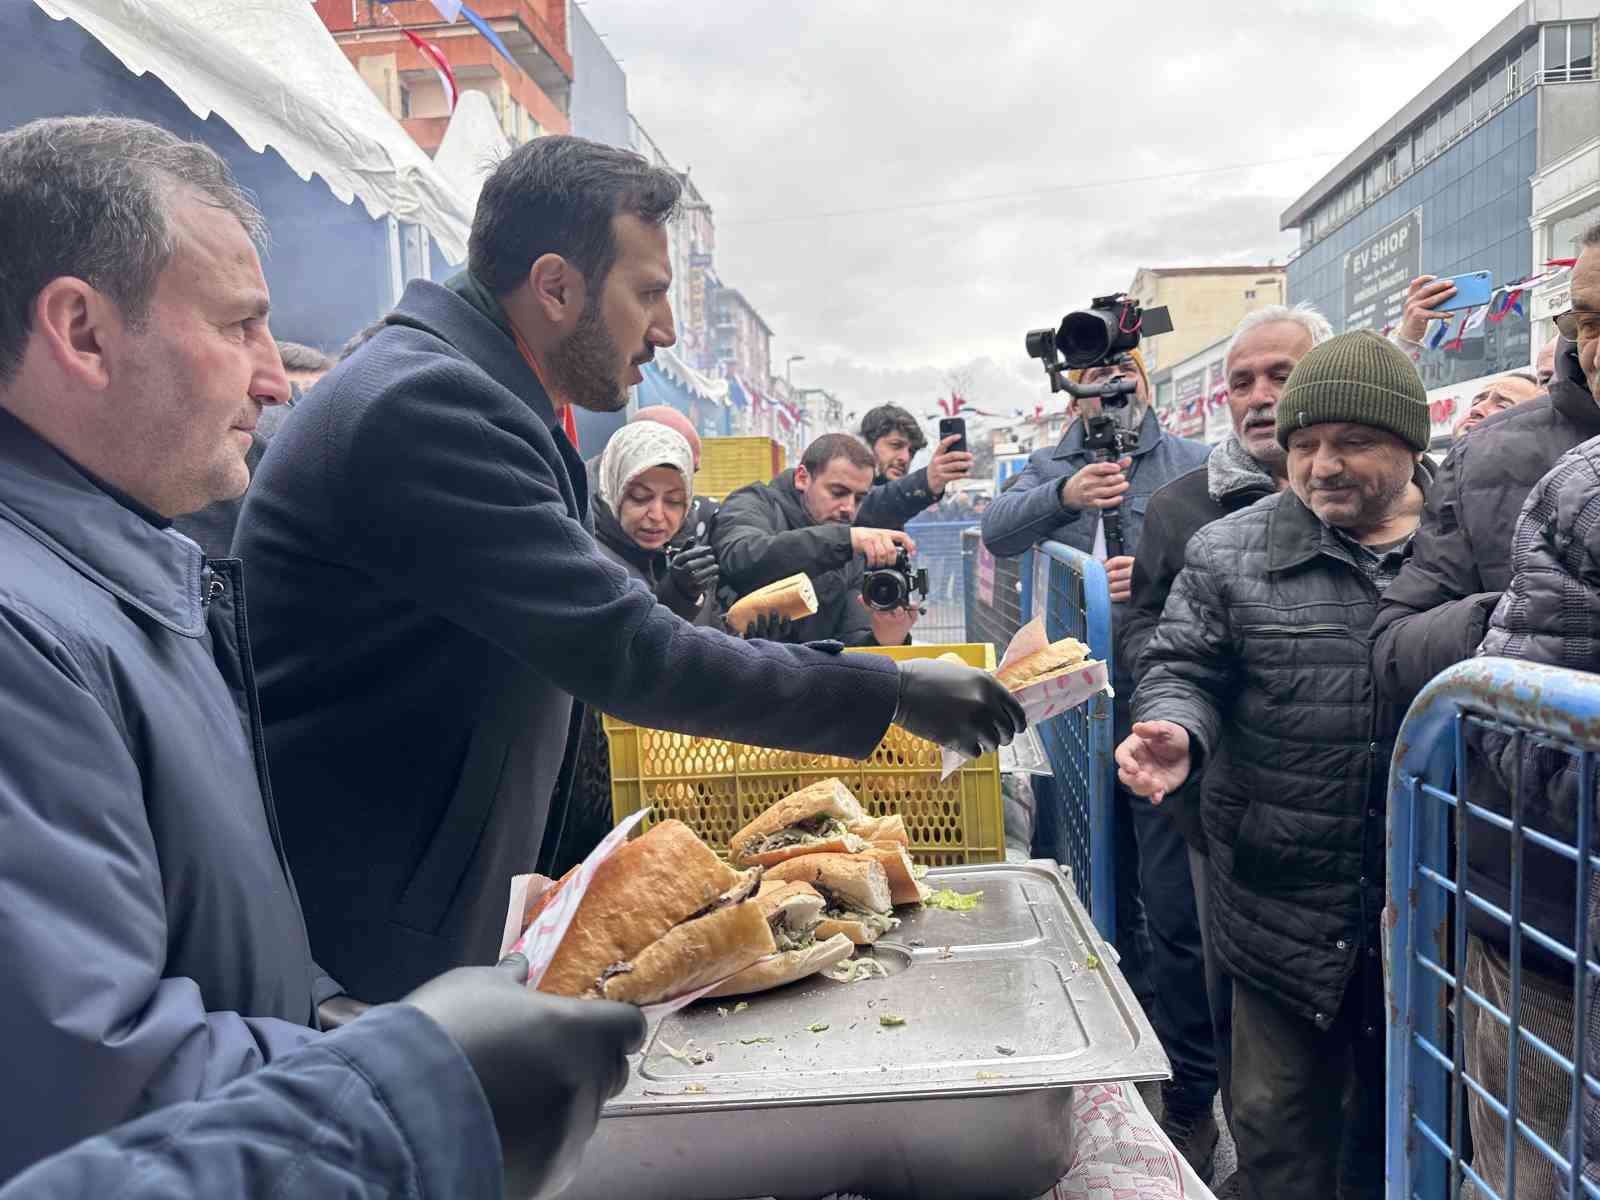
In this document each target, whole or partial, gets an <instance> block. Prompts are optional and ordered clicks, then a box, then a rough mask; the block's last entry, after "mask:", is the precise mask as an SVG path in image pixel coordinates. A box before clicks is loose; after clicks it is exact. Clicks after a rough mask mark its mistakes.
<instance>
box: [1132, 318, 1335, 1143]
mask: <svg viewBox="0 0 1600 1200" xmlns="http://www.w3.org/2000/svg"><path fill="white" fill-rule="evenodd" d="M1332 336H1333V327H1332V326H1331V325H1330V324H1329V323H1328V320H1327V318H1326V317H1324V316H1323V315H1322V314H1321V313H1319V312H1318V311H1317V310H1316V309H1314V308H1312V307H1310V306H1309V305H1304V304H1302V305H1297V306H1295V307H1293V308H1290V307H1287V306H1285V305H1281V304H1272V305H1268V306H1267V307H1265V308H1259V309H1257V310H1256V311H1254V312H1252V313H1250V314H1249V315H1248V316H1246V317H1245V318H1244V320H1242V321H1240V322H1239V324H1238V326H1237V327H1236V328H1235V329H1234V331H1233V338H1232V340H1231V341H1229V343H1228V349H1227V352H1226V354H1225V355H1224V356H1223V366H1224V370H1225V378H1226V381H1227V387H1228V408H1229V411H1230V414H1231V416H1232V418H1233V432H1232V433H1231V434H1229V436H1228V437H1227V439H1226V440H1224V441H1222V442H1219V443H1218V444H1217V445H1216V446H1215V447H1213V448H1212V450H1211V455H1210V457H1209V458H1207V459H1206V462H1205V465H1204V466H1201V467H1197V468H1195V469H1194V470H1193V471H1190V472H1189V473H1188V474H1187V475H1182V476H1179V477H1178V478H1177V479H1175V480H1173V481H1172V482H1171V483H1169V484H1167V485H1166V486H1165V487H1163V488H1161V489H1160V490H1159V491H1157V492H1156V493H1155V495H1153V496H1151V497H1150V503H1149V506H1148V507H1147V508H1146V509H1145V516H1144V535H1143V539H1142V540H1141V541H1140V543H1139V556H1138V558H1137V559H1136V560H1135V562H1134V567H1133V599H1132V601H1131V602H1130V603H1129V605H1128V611H1127V615H1126V616H1125V617H1124V619H1123V623H1122V634H1121V638H1120V640H1119V642H1118V644H1117V657H1118V658H1119V659H1120V660H1121V661H1122V662H1123V663H1124V664H1125V665H1126V667H1127V668H1128V669H1129V671H1130V674H1131V675H1132V678H1133V680H1134V683H1135V685H1137V683H1138V680H1139V678H1140V671H1139V656H1140V654H1141V653H1142V652H1143V650H1144V647H1145V645H1146V643H1148V642H1149V640H1150V638H1151V635H1152V634H1154V633H1155V630H1156V626H1157V625H1158V624H1159V623H1160V621H1161V610H1162V609H1163V608H1164V607H1165V606H1166V603H1167V595H1168V593H1170V592H1171V591H1172V584H1173V581H1174V580H1175V579H1177V577H1178V572H1179V571H1181V570H1182V569H1183V555H1184V548H1185V547H1186V546H1188V544H1189V539H1190V538H1191V537H1193V536H1194V535H1195V534H1196V533H1197V532H1199V531H1200V530H1201V529H1202V528H1204V527H1205V526H1207V525H1209V524H1211V522H1213V521H1215V520H1217V519H1219V518H1221V517H1225V516H1227V515H1228V514H1229V513H1232V512H1238V511H1239V510H1240V509H1243V508H1248V507H1249V506H1250V505H1252V504H1254V503H1255V502H1256V501H1257V500H1260V499H1261V498H1262V497H1264V496H1270V495H1272V494H1273V492H1275V491H1278V490H1281V489H1282V488H1283V487H1285V486H1286V484H1287V478H1286V476H1285V472H1284V463H1285V451H1284V449H1283V447H1282V446H1281V445H1279V444H1278V429H1277V415H1278V400H1279V397H1280V396H1281V395H1282V394H1283V388H1284V385H1285V384H1286V383H1287V381H1288V379H1289V374H1290V372H1292V371H1293V370H1294V367H1295V364H1296V363H1298V362H1299V361H1300V360H1301V359H1302V358H1304V357H1305V356H1306V354H1307V352H1309V351H1310V350H1311V348H1312V347H1313V346H1317V345H1321V344H1322V343H1323V342H1325V341H1327V340H1328V339H1329V338H1331V337H1332ZM1194 793H1195V790H1194V789H1187V790H1186V791H1185V792H1184V793H1180V795H1178V796H1176V797H1173V798H1171V799H1169V800H1168V801H1167V802H1166V804H1164V805H1162V806H1161V807H1160V808H1159V809H1158V808H1156V807H1154V806H1153V805H1150V804H1143V803H1139V804H1134V805H1133V806H1132V812H1133V818H1134V828H1135V830H1136V832H1137V835H1138V840H1139V870H1140V875H1141V878H1140V881H1139V886H1140V893H1141V895H1142V896H1143V898H1144V907H1145V913H1146V916H1147V920H1148V923H1149V927H1150V943H1151V969H1152V974H1153V975H1154V976H1155V978H1156V982H1157V988H1156V994H1157V1001H1156V1011H1155V1012H1154V1013H1153V1014H1152V1021H1153V1023H1154V1024H1155V1027H1156V1032H1157V1033H1158V1034H1159V1035H1160V1036H1161V1040H1162V1045H1163V1046H1164V1047H1165V1048H1166V1051H1167V1057H1168V1059H1170V1060H1171V1062H1172V1068H1173V1080H1172V1083H1171V1084H1169V1085H1167V1091H1168V1096H1167V1103H1166V1105H1165V1111H1166V1115H1165V1118H1164V1121H1165V1124H1166V1126H1167V1132H1168V1134H1169V1135H1170V1136H1171V1137H1172V1138H1173V1140H1174V1143H1175V1144H1176V1145H1178V1146H1179V1148H1180V1149H1183V1150H1184V1151H1185V1152H1186V1153H1188V1154H1189V1155H1190V1162H1191V1163H1192V1164H1194V1165H1195V1167H1196V1169H1197V1170H1200V1169H1202V1167H1203V1164H1204V1161H1205V1158H1206V1147H1207V1146H1208V1145H1209V1144H1214V1142H1215V1140H1216V1126H1215V1124H1214V1123H1213V1122H1212V1119H1211V1115H1210V1113H1211V1096H1212V1095H1213V1094H1214V1093H1215V1092H1216V1090H1217V1088H1218V1086H1219V1085H1220V1087H1221V1089H1222V1096H1223V1105H1224V1107H1225V1108H1226V1107H1228V1106H1229V1105H1230V1102H1229V1100H1228V1074H1229V1072H1228V1066H1229V1062H1230V1056H1229V1034H1230V1029H1231V1023H1232V1009H1233V1005H1232V994H1233V989H1232V985H1231V983H1230V981H1229V979H1228V977H1227V975H1226V974H1224V973H1223V971H1222V970H1221V966H1220V964H1219V963H1218V961H1217V958H1216V954H1215V947H1214V946H1213V945H1212V944H1211V940H1210V939H1209V938H1208V937H1207V936H1206V922H1205V913H1206V902H1207V899H1208V890H1207V886H1206V877H1207V873H1208V866H1207V859H1206V839H1205V831H1204V830H1203V829H1202V828H1201V826H1200V806H1199V804H1198V803H1197V801H1198V796H1197V795H1195V794H1194ZM1169 818H1170V819H1169ZM1185 843H1187V847H1186V846H1185ZM1202 963H1203V969H1202ZM1202 984H1203V987H1202ZM1207 1001H1209V1010H1208V1008H1207V1003H1206V1002H1207Z"/></svg>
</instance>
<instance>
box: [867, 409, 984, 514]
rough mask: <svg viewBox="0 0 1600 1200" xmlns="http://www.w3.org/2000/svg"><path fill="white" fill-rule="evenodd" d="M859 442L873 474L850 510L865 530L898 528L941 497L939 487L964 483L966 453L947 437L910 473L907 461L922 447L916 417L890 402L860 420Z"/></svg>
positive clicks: (924, 442)
mask: <svg viewBox="0 0 1600 1200" xmlns="http://www.w3.org/2000/svg"><path fill="white" fill-rule="evenodd" d="M861 440H862V441H864V442H866V443H867V445H869V446H871V447H872V457H873V458H874V459H876V460H877V468H876V469H877V476H876V478H874V479H873V481H872V490H871V491H870V492H868V493H867V498H866V499H865V500H863V501H862V502H861V505H860V507H859V508H857V510H856V521H855V523H856V524H857V525H861V526H863V527H865V528H868V529H904V528H905V527H906V522H907V521H909V520H911V519H912V518H913V517H915V516H916V515H917V514H918V513H920V512H922V511H923V510H924V509H926V508H928V507H929V506H931V505H933V504H937V503H938V502H939V501H940V500H941V499H942V498H943V497H944V492H945V488H947V487H949V486H950V484H951V483H952V482H954V481H955V480H957V479H965V478H966V477H967V475H968V474H969V473H970V472H971V470H972V455H971V454H969V453H967V452H966V451H965V450H953V449H951V447H952V446H954V445H955V444H956V443H957V442H959V441H960V440H961V438H960V436H959V435H956V434H952V435H951V436H949V437H947V438H945V439H943V440H942V441H941V442H940V443H939V444H938V446H936V447H935V448H934V451H933V458H932V460H931V461H930V462H929V463H928V465H927V466H925V467H919V468H918V469H917V470H915V471H913V470H911V460H912V459H913V458H915V457H916V456H917V454H918V453H919V452H921V450H922V448H923V447H924V446H926V445H927V444H928V439H927V437H926V436H924V435H923V432H922V429H921V427H920V426H918V425H917V419H916V418H915V417H914V416H912V415H911V414H910V413H908V412H907V411H906V410H905V409H903V408H901V407H899V406H898V405H894V404H880V405H879V406H878V407H877V408H874V409H873V410H872V411H870V412H869V413H867V415H866V416H864V417H862V418H861Z"/></svg>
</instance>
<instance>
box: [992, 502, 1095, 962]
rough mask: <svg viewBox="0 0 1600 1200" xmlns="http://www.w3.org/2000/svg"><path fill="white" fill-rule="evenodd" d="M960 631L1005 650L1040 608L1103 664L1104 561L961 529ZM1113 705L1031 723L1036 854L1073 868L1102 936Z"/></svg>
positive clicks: (1053, 630)
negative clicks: (1044, 769) (1014, 548)
mask: <svg viewBox="0 0 1600 1200" xmlns="http://www.w3.org/2000/svg"><path fill="white" fill-rule="evenodd" d="M962 545H963V555H962V557H963V560H964V567H965V572H966V637H967V640H968V641H971V642H993V643H994V645H995V648H996V650H997V651H1000V650H1004V649H1005V646H1006V643H1008V642H1009V641H1010V640H1011V638H1012V636H1013V635H1014V634H1015V633H1016V632H1017V630H1018V629H1020V628H1021V627H1022V625H1023V624H1024V623H1025V622H1026V621H1028V620H1031V619H1032V617H1033V616H1034V615H1035V614H1037V613H1038V612H1040V611H1041V610H1042V611H1043V612H1044V614H1045V630H1046V632H1047V633H1048V634H1049V635H1050V639H1051V640H1052V641H1054V640H1056V639H1059V638H1064V637H1075V638H1077V639H1078V640H1079V641H1081V642H1084V643H1085V644H1087V645H1088V647H1089V649H1090V651H1091V652H1092V653H1093V654H1094V656H1095V657H1096V658H1102V659H1104V660H1105V663H1106V665H1107V667H1110V666H1111V665H1112V645H1111V596H1110V592H1109V590H1108V587H1107V584H1106V572H1105V568H1104V567H1103V566H1101V564H1100V563H1098V562H1096V561H1095V560H1094V559H1093V558H1091V557H1090V556H1089V555H1087V554H1082V553H1080V552H1079V551H1077V550H1073V549H1072V548H1071V547H1069V546H1064V545H1062V544H1061V543H1060V542H1046V543H1045V544H1044V545H1043V546H1041V547H1039V548H1038V549H1036V550H1030V551H1029V552H1028V553H1026V554H1024V555H1022V556H1021V557H1020V558H994V557H993V556H992V555H990V554H989V553H988V551H987V550H985V549H984V547H983V544H982V542H981V540H980V539H979V536H978V531H977V530H976V529H970V530H967V531H965V532H964V533H963V534H962ZM1112 732H1113V731H1112V704H1111V700H1110V699H1109V698H1108V697H1105V696H1099V697H1096V698H1095V699H1094V700H1092V701H1090V703H1089V704H1088V705H1087V706H1086V707H1084V708H1080V709H1075V710H1074V711H1072V712H1069V713H1063V714H1061V715H1060V716H1059V717H1056V718H1055V719H1054V720H1051V721H1049V722H1047V723H1046V724H1045V725H1044V726H1042V727H1041V728H1040V729H1039V740H1040V742H1041V743H1042V744H1043V745H1044V749H1045V753H1046V754H1047V755H1048V756H1049V759H1050V766H1051V768H1052V770H1053V772H1054V773H1053V775H1052V776H1050V777H1049V778H1045V777H1042V776H1036V777H1034V781H1033V784H1034V793H1035V797H1036V809H1035V814H1036V820H1037V827H1036V831H1035V835H1034V847H1035V852H1036V853H1043V854H1047V855H1050V856H1051V857H1053V858H1055V859H1056V861H1057V862H1060V863H1063V864H1065V865H1067V866H1070V867H1071V868H1072V877H1073V879H1074V880H1075V881H1076V883H1077V888H1078V896H1079V898H1080V899H1081V900H1082V901H1083V902H1084V903H1085V904H1086V905H1088V907H1089V912H1090V915H1091V916H1092V917H1093V918H1094V923H1095V927H1096V928H1097V929H1099V930H1100V933H1101V935H1102V936H1104V937H1105V938H1106V939H1107V940H1108V941H1110V940H1113V939H1114V938H1115V935H1116V927H1117V925H1116V919H1117V913H1116V895H1117V890H1116V874H1115V872H1116V853H1115V849H1114V848H1115V845H1116V842H1115V840H1114V838H1113V836H1112V835H1113V830H1114V826H1113V824H1112V822H1113V820H1114V819H1115V812H1116V808H1115V805H1114V804H1113V799H1114V797H1115V792H1114V790H1113V784H1114V782H1115V779H1116V766H1115V763H1114V762H1113V760H1112V757H1111V753H1112V750H1113V749H1114V747H1113V744H1112Z"/></svg>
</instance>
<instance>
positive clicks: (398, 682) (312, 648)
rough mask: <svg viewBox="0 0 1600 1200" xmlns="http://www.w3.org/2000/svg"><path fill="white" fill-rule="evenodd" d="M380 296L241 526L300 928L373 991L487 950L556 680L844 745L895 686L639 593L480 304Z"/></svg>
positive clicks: (869, 659) (682, 718)
mask: <svg viewBox="0 0 1600 1200" xmlns="http://www.w3.org/2000/svg"><path fill="white" fill-rule="evenodd" d="M388 320H389V325H388V326H387V327H386V328H384V329H383V330H382V332H380V333H378V334H377V335H376V336H375V337H373V338H372V340H370V341H369V342H367V343H366V345H365V346H363V347H362V348H361V349H360V350H359V351H357V352H356V353H355V354H354V355H352V356H351V357H350V358H347V359H346V360H345V361H344V362H342V363H340V364H339V366H337V367H336V368H334V370H333V371H332V372H331V373H330V374H329V375H327V376H326V377H325V378H324V379H323V380H322V381H321V382H319V383H318V384H317V386H316V387H315V388H313V389H312V390H311V391H310V392H309V393H307V394H306V397H305V399H304V400H302V401H301V402H300V404H299V405H298V406H297V407H296V409H295V416H294V420H292V421H286V422H284V425H283V428H282V430H281V431H280V432H279V433H278V435H277V436H276V437H275V438H274V439H273V441H272V445H271V447H270V448H269V449H268V451H267V454H266V457H265V458H264V459H263V460H262V462H261V468H260V470H259V471H258V473H257V475H256V479H255V482H254V484H253V485H252V486H251V489H250V493H249V496H248V498H247V499H246V501H245V506H244V512H243V514H242V515H241V517H240V522H239V534H238V540H237V543H236V548H237V549H238V550H239V551H240V553H241V554H242V556H243V557H244V560H245V561H246V562H247V563H248V564H249V569H250V581H251V587H252V589H253V592H254V599H253V602H252V607H251V618H252V624H251V641H252V645H253V648H254V650H255V654H256V658H257V661H258V662H259V663H260V664H261V672H260V674H261V704H262V710H263V712H264V713H265V716H266V729H267V744H268V747H269V750H270V753H271V758H272V770H273V776H274V778H275V780H276V781H277V783H278V791H279V796H280V798H281V801H282V805H283V829H284V838H285V844H286V845H287V847H288V850H289V859H290V861H291V862H292V863H293V864H294V867H295V872H296V874H297V876H298V878H299V880H300V885H301V888H302V895H303V898H304V900H305V908H306V918H307V922H308V924H309V926H310V929H311V942H312V945H313V946H314V947H315V948H316V951H317V956H318V960H319V961H320V962H322V964H323V965H324V966H326V967H328V969H329V970H331V971H333V972H334V974H335V975H337V976H338V978H339V979H340V981H341V982H342V983H344V985H345V986H346V987H347V988H348V989H349V992H350V994H351V995H352V996H355V997H357V998H358V999H362V1000H371V1001H381V1000H388V999H394V998H396V997H398V996H400V995H403V994H404V993H405V992H406V991H408V990H409V989H410V988H412V987H414V986H415V985H416V984H418V983H420V982H422V981H423V980H425V979H428V978H431V977H432V976H434V975H436V974H438V973H439V972H441V971H444V970H446V969H448V968H450V967H456V966H461V965H463V964H467V963H489V962H492V961H493V960H494V955H495V951H496V950H497V949H498V946H499V941H500V932H501V928H502V926H503V925H504V923H505V909H506V902H507V898H508V888H509V886H510V882H511V877H512V876H513V875H515V874H517V873H519V872H525V871H529V870H532V869H534V868H535V867H536V866H537V865H539V864H540V863H541V862H543V863H545V864H548V862H549V861H550V860H551V859H552V858H553V856H554V851H555V848H556V845H557V842H558V840H559V836H560V831H561V823H562V821H563V820H564V819H565V816H566V811H567V797H568V793H569V789H570V784H571V779H572V765H573V762H574V760H575V758H576V744H577V737H576V734H577V730H578V721H579V717H580V715H581V712H582V709H581V706H575V705H574V704H573V698H574V697H576V698H577V699H578V700H580V701H583V702H584V703H589V704H593V705H595V706H596V707H598V708H600V709H601V710H602V711H604V712H608V713H612V714H614V715H616V716H618V717H621V718H623V719H625V720H628V721H632V722H634V723H637V724H642V725H650V726H656V727H661V728H668V729H677V730H681V731H684V732H688V733H694V734H702V735H706V734H709V735H719V736H723V737H728V738H732V739H733V740H735V741H740V742H756V743H762V744H766V745H773V746H782V747H787V748H793V749H799V750H806V751H811V752H815V753H825V754H843V755H851V756H856V757H864V756H865V755H866V754H868V753H870V752H871V750H872V749H873V747H875V746H876V745H877V743H878V741H879V740H880V738H881V737H882V736H883V733H884V731H885V730H886V729H887V728H888V725H889V722H890V720H891V719H892V718H893V715H894V711H895V705H896V701H897V698H898V690H899V676H898V674H897V672H896V669H895V667H894V665H893V664H892V663H890V662H888V661H887V660H885V659H882V658H879V657H877V656H874V655H845V656H839V655H830V654H825V653H823V652H821V651H819V650H810V649H806V648H804V647H798V646H780V645H778V644H776V643H772V642H744V641H740V640H739V639H736V638H731V637H728V636H727V635H725V634H723V633H721V632H720V631H717V630H714V629H706V628H700V627H697V626H694V625H691V624H689V623H688V622H686V621H684V620H683V619H681V618H679V617H677V616H674V615H673V614H672V613H671V612H669V611H668V610H667V609H666V608H664V607H662V606H660V605H658V604H657V603H656V600H655V597H654V596H653V595H651V594H650V592H649V590H648V589H646V588H645V587H644V586H643V585H642V584H640V583H639V582H638V581H637V580H634V579H631V578H630V577H629V576H628V573H627V572H626V571H624V570H623V569H622V568H621V567H619V566H617V565H616V564H615V563H613V562H611V561H610V560H609V559H607V558H606V557H605V556H604V555H603V554H601V553H600V551H599V550H598V548H597V547H596V546H595V544H594V540H593V537H592V536H591V530H592V528H593V526H592V524H591V523H590V522H589V521H588V487H587V484H586V482H585V473H584V465H583V460H582V459H581V458H579V457H578V453H577V451H576V450H575V449H574V448H573V447H572V444H571V443H570V442H568V441H567V439H566V438H565V436H563V434H562V433H561V432H560V430H559V429H557V428H554V423H555V421H556V416H555V411H554V409H553V408H552V407H551V404H550V400H549V398H548V397H547V396H546V395H545V392H544V389H543V388H542V387H541V386H540V384H539V380H538V378H537V377H536V376H535V375H534V373H533V371H532V370H531V369H530V367H529V366H528V364H527V362H526V361H525V360H524V359H523V357H522V355H521V354H520V353H518V351H517V347H516V344H515V343H514V342H513V341H512V339H511V338H510V337H509V336H508V335H507V334H506V333H505V332H504V331H503V330H502V329H501V328H500V327H499V325H498V324H497V323H496V322H495V321H494V320H492V319H490V318H489V317H488V316H485V315H484V314H483V312H481V311H480V310H479V309H478V308H476V307H474V306H473V305H472V304H470V303H468V302H467V301H466V300H464V299H463V298H462V297H461V296H460V295H458V294H457V293H455V292H453V291H451V290H448V289H446V288H443V287H440V286H438V285H436V284H432V283H428V282H426V281H421V280H418V281H415V282H413V283H412V284H411V285H410V286H409V287H408V288H407V289H406V293H405V295H404V296H403V297H401V300H400V303H399V305H398V306H397V308H396V309H395V311H394V312H393V313H391V314H390V316H389V318H388ZM541 851H543V856H542V857H541Z"/></svg>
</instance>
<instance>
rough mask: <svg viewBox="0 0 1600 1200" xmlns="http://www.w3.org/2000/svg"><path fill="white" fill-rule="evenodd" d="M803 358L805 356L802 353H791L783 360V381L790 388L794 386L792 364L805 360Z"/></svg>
mask: <svg viewBox="0 0 1600 1200" xmlns="http://www.w3.org/2000/svg"><path fill="white" fill-rule="evenodd" d="M805 360H806V356H805V355H804V354H791V355H789V357H788V358H786V359H785V360H784V362H783V382H784V383H786V384H788V385H789V386H790V387H791V388H792V387H794V364H795V363H797V362H805Z"/></svg>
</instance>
